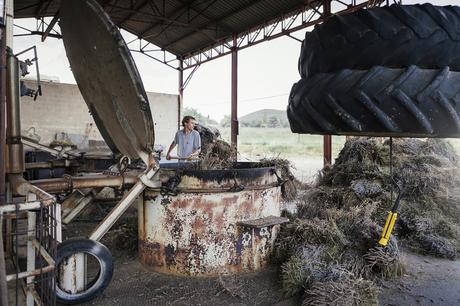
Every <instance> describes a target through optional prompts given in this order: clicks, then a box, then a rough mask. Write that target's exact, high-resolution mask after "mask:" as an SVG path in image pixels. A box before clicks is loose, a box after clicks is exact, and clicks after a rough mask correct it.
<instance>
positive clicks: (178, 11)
mask: <svg viewBox="0 0 460 306" xmlns="http://www.w3.org/2000/svg"><path fill="white" fill-rule="evenodd" d="M195 1H196V0H192V1H190V2H188V3H187V5H184V6H181V7H179V8H178V9H176V10H174V11H173V12H172V13H171V14H169V16H165V17H167V18H169V19H171V18H173V16H174V15H177V14H178V16H176V17H175V18H174V19H173V21H176V20H177V19H178V18H179V17H180V16H182V14H183V13H184V12H185V11H187V8H188V7H190V6H191V5H192V4H193V3H194V2H195ZM158 25H161V22H156V23H153V24H152V25H150V26H149V27H148V28H147V29H145V30H144V31H142V32H141V33H139V35H138V37H143V36H144V34H146V33H148V32H149V31H151V30H153V29H154V28H155V27H157V26H158ZM166 29H167V27H166V28H165V29H163V30H162V32H164V31H165V30H166Z"/></svg>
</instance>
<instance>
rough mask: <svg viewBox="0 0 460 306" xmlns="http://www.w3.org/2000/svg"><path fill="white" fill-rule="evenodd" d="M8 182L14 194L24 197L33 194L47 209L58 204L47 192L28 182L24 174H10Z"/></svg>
mask: <svg viewBox="0 0 460 306" xmlns="http://www.w3.org/2000/svg"><path fill="white" fill-rule="evenodd" d="M8 181H9V182H10V184H11V189H12V191H13V193H14V194H18V195H22V196H28V195H29V194H33V195H35V196H36V197H37V199H38V200H39V201H40V202H41V203H42V204H43V206H45V207H48V206H50V205H53V204H55V203H56V198H55V197H53V196H52V195H50V194H49V193H47V192H46V191H45V190H43V189H40V188H39V187H37V186H34V185H32V184H31V183H30V182H28V181H26V180H25V179H24V178H23V177H22V174H9V175H8Z"/></svg>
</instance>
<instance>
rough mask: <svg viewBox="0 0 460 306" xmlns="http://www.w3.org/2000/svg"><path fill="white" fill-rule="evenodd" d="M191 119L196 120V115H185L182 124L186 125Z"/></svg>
mask: <svg viewBox="0 0 460 306" xmlns="http://www.w3.org/2000/svg"><path fill="white" fill-rule="evenodd" d="M190 120H196V119H195V117H192V116H184V118H182V126H185V124H186V123H188V122H189V121H190Z"/></svg>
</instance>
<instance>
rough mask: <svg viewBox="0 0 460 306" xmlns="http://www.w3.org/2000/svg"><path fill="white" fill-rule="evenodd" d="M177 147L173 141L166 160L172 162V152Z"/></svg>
mask: <svg viewBox="0 0 460 306" xmlns="http://www.w3.org/2000/svg"><path fill="white" fill-rule="evenodd" d="M175 147H176V141H175V140H173V142H172V143H171V145H170V146H169V149H168V153H167V154H166V159H167V160H170V159H171V151H172V150H174V148H175Z"/></svg>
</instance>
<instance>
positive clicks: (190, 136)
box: [166, 116, 201, 160]
mask: <svg viewBox="0 0 460 306" xmlns="http://www.w3.org/2000/svg"><path fill="white" fill-rule="evenodd" d="M195 124H196V120H195V118H193V117H192V116H185V117H184V118H183V119H182V126H183V129H182V130H179V131H177V133H176V136H175V137H174V140H173V142H172V143H171V145H170V146H169V150H168V154H166V159H167V160H170V159H171V151H172V150H173V149H174V148H175V147H176V145H177V156H178V157H179V158H181V159H187V160H191V159H192V158H193V157H198V155H199V154H200V152H201V137H200V133H198V132H197V131H195V130H194V129H193V128H194V127H195Z"/></svg>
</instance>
